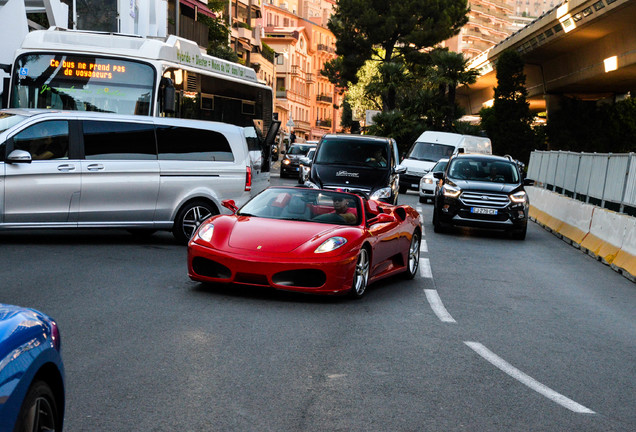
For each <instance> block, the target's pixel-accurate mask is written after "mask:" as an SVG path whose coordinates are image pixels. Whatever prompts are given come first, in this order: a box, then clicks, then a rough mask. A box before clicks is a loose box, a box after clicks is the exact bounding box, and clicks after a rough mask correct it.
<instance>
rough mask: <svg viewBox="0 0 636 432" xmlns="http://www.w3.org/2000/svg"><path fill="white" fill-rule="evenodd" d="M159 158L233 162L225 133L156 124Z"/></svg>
mask: <svg viewBox="0 0 636 432" xmlns="http://www.w3.org/2000/svg"><path fill="white" fill-rule="evenodd" d="M157 143H158V147H159V159H160V160H191V161H221V162H234V155H233V154H232V148H231V147H230V143H229V142H228V140H227V138H226V137H225V135H223V134H222V133H220V132H215V131H211V130H205V129H193V128H188V127H180V126H167V125H157Z"/></svg>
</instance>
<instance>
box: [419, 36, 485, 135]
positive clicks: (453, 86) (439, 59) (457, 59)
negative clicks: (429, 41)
mask: <svg viewBox="0 0 636 432" xmlns="http://www.w3.org/2000/svg"><path fill="white" fill-rule="evenodd" d="M431 61H432V63H431V65H430V66H429V67H428V74H427V76H428V78H429V80H430V81H431V85H432V86H433V87H437V92H438V94H437V99H438V100H439V101H440V102H441V101H444V102H445V103H444V104H442V105H441V107H442V112H441V113H440V114H441V116H442V117H443V121H442V124H441V127H440V130H443V131H451V130H453V121H454V120H455V119H456V118H459V117H461V113H460V109H459V106H458V105H457V103H456V101H455V99H456V94H457V86H459V85H463V84H474V83H475V82H476V81H477V76H478V75H479V72H477V71H476V70H468V69H467V65H468V60H467V59H466V58H465V57H464V55H463V54H462V53H456V52H452V51H449V50H448V48H436V49H434V50H433V51H431Z"/></svg>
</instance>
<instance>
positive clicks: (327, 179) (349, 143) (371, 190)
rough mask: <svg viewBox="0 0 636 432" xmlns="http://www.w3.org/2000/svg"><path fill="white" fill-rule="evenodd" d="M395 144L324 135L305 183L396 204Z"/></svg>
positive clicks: (362, 137)
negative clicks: (357, 193)
mask: <svg viewBox="0 0 636 432" xmlns="http://www.w3.org/2000/svg"><path fill="white" fill-rule="evenodd" d="M398 163H399V158H398V149H397V144H396V142H395V140H394V139H392V138H384V137H376V136H371V135H347V134H327V135H324V136H323V137H322V139H321V140H320V142H319V143H318V148H317V149H316V154H315V156H314V159H313V163H312V164H311V171H310V174H309V180H308V181H307V182H308V184H310V185H311V184H313V185H315V186H316V187H318V188H321V189H341V190H345V191H349V192H362V193H364V194H365V195H367V196H368V197H369V198H371V199H374V200H378V201H384V202H387V203H390V204H397V199H398V191H399V183H400V174H401V173H404V172H405V171H406V168H404V167H402V166H401V165H398Z"/></svg>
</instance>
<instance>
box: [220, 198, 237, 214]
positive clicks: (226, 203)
mask: <svg viewBox="0 0 636 432" xmlns="http://www.w3.org/2000/svg"><path fill="white" fill-rule="evenodd" d="M221 205H222V206H223V207H225V208H226V209H229V210H230V211H231V212H232V213H236V211H237V210H238V207H237V206H236V203H235V202H234V200H231V199H228V200H223V201H221Z"/></svg>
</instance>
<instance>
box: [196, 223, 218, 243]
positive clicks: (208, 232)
mask: <svg viewBox="0 0 636 432" xmlns="http://www.w3.org/2000/svg"><path fill="white" fill-rule="evenodd" d="M212 234H214V225H213V224H205V225H202V226H201V228H199V231H197V237H198V238H200V239H201V240H203V241H206V242H208V243H210V241H212Z"/></svg>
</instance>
